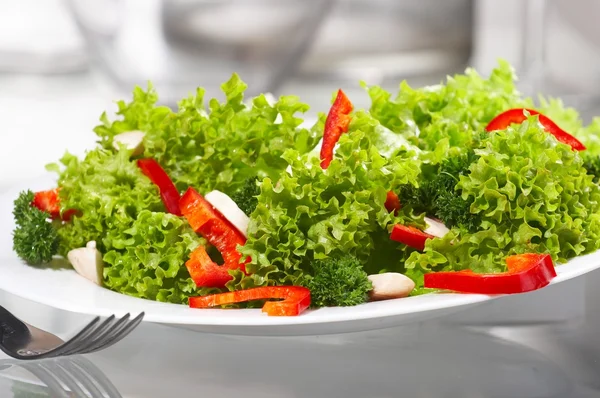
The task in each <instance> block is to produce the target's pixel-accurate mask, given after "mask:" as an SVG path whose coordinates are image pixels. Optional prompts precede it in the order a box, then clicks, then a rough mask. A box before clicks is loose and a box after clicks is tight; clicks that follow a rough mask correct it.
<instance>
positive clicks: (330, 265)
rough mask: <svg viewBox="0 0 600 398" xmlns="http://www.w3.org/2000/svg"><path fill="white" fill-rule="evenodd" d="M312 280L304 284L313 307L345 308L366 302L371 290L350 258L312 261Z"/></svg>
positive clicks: (358, 264)
mask: <svg viewBox="0 0 600 398" xmlns="http://www.w3.org/2000/svg"><path fill="white" fill-rule="evenodd" d="M312 271H313V272H312V275H313V276H312V278H310V279H309V280H308V282H307V283H306V287H308V288H309V289H310V292H311V297H312V304H313V306H315V307H345V306H351V305H358V304H361V303H364V302H366V301H367V300H368V293H369V291H370V290H371V289H372V286H371V282H370V281H369V279H368V278H367V273H366V272H365V271H364V270H363V267H362V264H361V262H360V261H359V260H358V259H357V258H356V257H355V256H352V255H348V254H346V255H342V256H336V257H328V258H324V259H322V260H314V261H313V262H312Z"/></svg>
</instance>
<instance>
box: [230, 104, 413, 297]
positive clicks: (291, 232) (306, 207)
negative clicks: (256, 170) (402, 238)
mask: <svg viewBox="0 0 600 398" xmlns="http://www.w3.org/2000/svg"><path fill="white" fill-rule="evenodd" d="M368 117H369V116H368V115H367V114H364V113H358V114H357V115H356V117H354V118H353V121H352V123H351V124H350V128H349V132H348V133H347V134H344V135H342V137H341V138H340V141H339V147H338V148H337V149H336V152H335V156H334V160H333V161H332V162H331V164H330V166H329V167H328V168H327V170H322V169H321V167H320V166H319V159H318V158H317V157H314V156H311V155H309V154H305V155H301V154H300V153H299V152H298V151H296V150H288V151H286V152H285V153H284V156H283V158H284V159H285V160H286V161H287V162H288V163H289V165H290V166H291V174H288V173H285V174H283V175H282V176H281V178H280V180H279V181H277V182H274V181H273V180H271V179H270V178H265V179H264V180H263V181H262V183H261V185H260V188H261V191H260V195H259V196H258V205H257V207H256V210H255V211H254V212H253V213H252V217H251V221H250V225H249V228H248V234H249V236H248V241H247V242H246V245H245V246H243V247H241V248H240V250H241V252H242V253H243V254H244V255H246V256H249V257H250V258H251V262H250V263H249V264H247V265H246V269H247V270H248V271H249V272H250V273H251V275H249V276H244V275H243V274H241V273H237V274H236V275H235V279H234V280H233V281H232V282H230V284H229V288H230V289H240V288H249V287H253V286H261V285H265V284H269V285H271V284H301V283H302V281H303V278H304V277H305V276H306V275H310V274H311V269H312V268H311V263H312V262H313V261H314V260H319V259H325V258H328V257H331V256H337V255H340V254H349V255H353V256H356V257H357V258H358V259H359V260H360V262H361V264H362V265H363V267H364V268H365V270H367V271H368V272H369V273H373V272H378V271H379V270H382V269H384V268H385V269H400V268H401V267H402V265H403V264H402V263H401V259H402V256H401V251H402V250H406V249H403V248H398V245H397V244H394V242H392V241H391V240H390V239H389V232H388V227H389V226H390V225H391V224H392V223H393V222H397V221H398V219H395V217H394V216H393V215H391V214H390V213H388V212H387V211H386V209H385V207H384V202H385V199H386V193H387V191H388V190H391V189H396V188H398V187H399V186H400V185H403V184H408V183H412V184H416V181H417V177H418V174H419V167H418V162H417V161H415V160H413V159H412V156H414V153H410V152H407V153H406V157H403V156H394V157H393V158H389V159H388V158H385V157H383V156H382V155H381V154H380V153H379V151H378V149H377V148H376V147H375V146H374V145H373V142H372V141H371V137H374V136H375V135H376V131H374V129H373V126H376V125H377V123H376V122H375V123H365V122H364V120H363V118H368ZM362 129H365V130H362ZM398 217H399V218H402V217H405V218H408V217H409V216H408V215H406V214H404V213H402V214H400V215H399V216H398Z"/></svg>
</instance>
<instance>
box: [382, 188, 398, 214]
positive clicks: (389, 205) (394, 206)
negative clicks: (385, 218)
mask: <svg viewBox="0 0 600 398" xmlns="http://www.w3.org/2000/svg"><path fill="white" fill-rule="evenodd" d="M384 206H385V208H386V209H387V211H389V212H390V213H391V212H392V211H393V212H394V214H398V210H400V207H401V206H400V198H399V197H398V195H396V194H395V193H394V192H392V191H388V193H387V196H386V198H385V204H384Z"/></svg>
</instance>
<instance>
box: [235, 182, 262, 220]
mask: <svg viewBox="0 0 600 398" xmlns="http://www.w3.org/2000/svg"><path fill="white" fill-rule="evenodd" d="M259 194H260V187H259V186H258V177H250V178H248V179H247V180H246V181H245V182H244V185H243V186H242V187H241V188H240V189H239V190H238V191H237V192H235V193H234V194H233V195H232V196H231V199H233V201H234V202H235V203H237V205H238V207H239V208H240V209H242V211H243V212H244V213H246V215H247V216H250V214H252V212H253V211H254V209H256V205H257V204H258V199H257V198H256V197H257V196H258V195H259Z"/></svg>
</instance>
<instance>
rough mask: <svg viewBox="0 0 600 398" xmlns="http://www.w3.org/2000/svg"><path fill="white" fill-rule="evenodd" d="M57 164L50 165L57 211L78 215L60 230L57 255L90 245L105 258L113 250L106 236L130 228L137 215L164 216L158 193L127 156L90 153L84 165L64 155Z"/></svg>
mask: <svg viewBox="0 0 600 398" xmlns="http://www.w3.org/2000/svg"><path fill="white" fill-rule="evenodd" d="M60 163H61V164H62V166H60V165H58V164H53V165H49V166H48V168H49V169H50V170H54V171H56V172H58V173H59V178H58V186H59V187H60V188H61V190H60V198H61V210H63V211H64V210H65V209H76V210H78V211H79V214H78V215H77V216H76V217H73V219H72V221H71V222H69V223H66V224H64V225H63V226H62V227H61V228H60V229H59V230H58V234H59V237H60V247H59V253H60V254H61V255H63V256H64V255H66V253H67V252H68V251H69V250H71V249H75V248H78V247H83V246H85V244H86V243H87V242H89V241H91V240H95V241H96V242H97V247H98V249H99V250H100V251H101V252H102V253H105V252H106V251H108V250H111V249H112V248H113V247H115V242H114V241H113V238H112V237H111V236H109V235H107V232H108V231H109V230H118V231H124V230H126V229H128V228H130V227H131V225H132V223H133V221H134V220H135V218H136V217H137V215H138V214H139V213H140V212H141V211H142V210H151V211H164V206H163V203H162V201H161V199H160V196H159V193H158V188H156V186H155V185H154V184H153V183H152V181H150V179H148V178H147V177H146V176H144V174H142V172H141V171H140V170H139V168H138V167H137V165H136V163H135V162H134V161H131V160H130V159H129V152H128V151H126V150H122V151H119V152H117V153H114V152H112V151H109V150H105V149H101V148H98V149H95V150H92V151H89V152H88V153H87V154H86V156H85V158H84V159H83V160H80V159H79V158H77V157H76V156H74V155H71V154H69V153H66V154H65V155H64V156H63V157H62V159H61V160H60Z"/></svg>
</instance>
